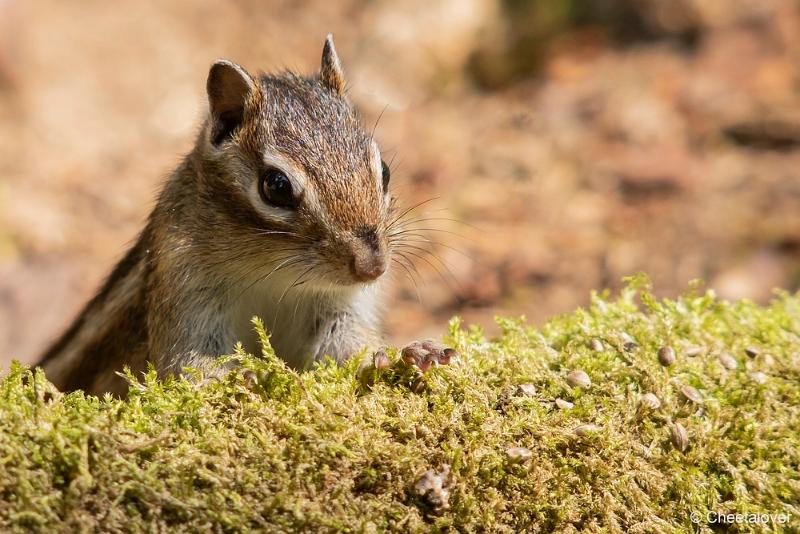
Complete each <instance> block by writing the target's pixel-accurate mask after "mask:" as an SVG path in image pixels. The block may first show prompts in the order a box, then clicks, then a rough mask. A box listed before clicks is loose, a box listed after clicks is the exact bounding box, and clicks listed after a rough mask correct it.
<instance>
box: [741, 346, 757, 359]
mask: <svg viewBox="0 0 800 534" xmlns="http://www.w3.org/2000/svg"><path fill="white" fill-rule="evenodd" d="M760 352H761V351H759V350H758V348H757V347H746V348H745V349H744V353H745V354H747V355H748V356H750V357H751V358H755V357H756V356H758V355H759V353H760Z"/></svg>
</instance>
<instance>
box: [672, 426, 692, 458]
mask: <svg viewBox="0 0 800 534" xmlns="http://www.w3.org/2000/svg"><path fill="white" fill-rule="evenodd" d="M670 441H672V446H673V447H675V448H676V449H678V450H679V451H681V452H685V451H686V449H688V448H689V434H688V433H687V432H686V429H685V428H684V427H683V425H682V424H680V423H675V424H673V425H672V427H671V428H670Z"/></svg>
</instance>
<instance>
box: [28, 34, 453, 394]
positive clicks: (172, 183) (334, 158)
mask: <svg viewBox="0 0 800 534" xmlns="http://www.w3.org/2000/svg"><path fill="white" fill-rule="evenodd" d="M206 89H207V93H208V104H209V106H208V107H209V112H208V116H207V118H206V119H205V121H204V123H203V125H202V128H201V130H200V133H199V136H198V137H197V141H196V144H195V146H194V148H193V150H192V151H191V152H190V153H189V155H188V156H186V157H185V158H184V159H183V161H182V162H181V164H180V165H179V166H178V168H177V169H176V170H175V171H174V172H173V174H172V175H171V177H170V178H169V179H168V181H167V182H166V184H165V185H164V187H163V190H162V191H161V193H160V195H159V197H158V201H157V204H156V206H155V208H154V210H153V212H152V213H151V214H150V216H149V218H148V222H147V224H146V226H145V228H144V230H143V231H142V232H141V234H140V236H139V238H138V240H137V241H136V243H135V244H134V245H133V246H132V247H131V248H130V250H129V251H128V253H127V254H126V255H125V257H124V258H123V259H122V260H121V261H120V262H119V263H118V264H117V266H116V267H115V268H114V270H113V271H112V273H111V275H110V276H109V277H108V279H107V280H106V282H105V284H104V285H103V286H102V288H101V289H100V291H99V292H98V293H97V295H96V296H95V297H94V298H93V299H92V300H91V301H90V302H89V303H88V304H87V305H86V307H85V308H84V309H83V311H82V312H81V313H80V315H79V316H78V317H77V319H76V320H75V321H74V323H73V324H72V326H71V327H70V328H69V329H67V331H66V332H65V333H64V334H63V335H62V336H61V338H60V339H58V340H57V341H56V342H55V343H54V344H53V345H52V347H50V349H49V350H47V351H46V352H45V354H44V355H43V356H42V358H41V360H40V361H39V364H38V365H40V366H42V367H43V368H44V370H45V373H46V375H47V376H48V378H49V379H50V380H51V381H52V382H53V383H54V384H55V385H56V386H57V387H58V388H59V389H61V390H67V391H69V390H76V389H81V390H83V391H84V392H86V393H89V394H101V393H105V392H110V393H112V394H115V395H119V396H124V395H125V393H126V392H127V389H128V383H127V382H126V381H125V380H124V379H123V378H122V377H120V376H119V375H118V372H119V371H121V370H122V369H123V367H124V366H128V367H129V368H130V369H131V370H132V371H133V372H135V373H141V372H142V371H144V370H146V368H147V362H152V364H153V365H154V366H155V368H156V370H157V371H158V373H159V376H168V375H171V374H176V373H180V372H181V371H182V369H184V368H185V367H194V368H210V367H214V366H209V365H208V364H209V363H211V362H213V361H214V360H215V359H216V358H218V357H219V356H221V355H225V354H230V353H232V352H233V351H234V347H235V345H236V343H237V342H238V341H241V342H242V344H243V345H244V347H245V348H246V349H247V350H248V351H249V352H251V353H253V354H256V352H255V351H256V350H257V349H258V348H259V347H258V340H257V336H256V334H255V332H254V329H253V326H252V324H251V318H252V317H253V316H258V317H260V318H262V319H263V321H264V322H265V324H266V327H267V329H268V331H269V333H270V336H271V337H270V343H271V345H272V347H273V348H274V350H275V352H276V354H277V355H278V356H280V357H281V358H283V359H284V360H285V361H286V362H287V363H288V364H289V365H290V366H292V367H294V368H298V369H304V368H307V367H309V366H310V365H311V364H312V363H313V362H314V361H318V360H320V359H322V358H324V357H325V356H326V355H328V356H330V357H332V358H334V359H335V360H336V361H339V362H341V361H344V360H346V359H348V358H350V357H352V356H353V355H354V354H356V353H358V352H360V351H361V350H362V349H363V348H364V347H369V348H371V349H377V348H379V347H380V346H381V344H382V341H381V339H382V338H381V311H382V306H381V293H382V286H383V283H384V280H385V279H386V272H387V270H388V269H389V267H390V265H391V260H392V251H393V249H394V247H396V246H397V244H398V242H399V239H400V232H398V225H399V224H400V220H401V219H402V217H399V216H398V214H397V211H398V210H397V208H396V203H395V201H394V199H393V198H392V197H391V195H390V193H389V180H390V170H389V167H388V166H387V165H386V163H385V162H384V161H383V160H382V159H381V153H380V150H379V149H378V145H377V144H376V142H375V141H374V139H373V138H372V136H371V135H370V134H368V133H367V132H366V131H365V130H364V129H363V128H362V126H361V123H360V121H359V117H358V115H357V113H356V111H355V110H354V108H353V106H352V105H351V103H350V102H349V100H348V99H347V97H346V94H345V78H344V74H343V70H342V65H341V62H340V60H339V57H338V56H337V54H336V50H335V48H334V44H333V38H332V36H330V35H329V36H328V37H327V39H326V41H325V45H324V47H323V52H322V65H321V69H320V71H319V73H318V74H316V75H315V76H312V77H303V76H300V75H297V74H294V73H291V72H284V73H280V74H274V75H261V76H259V77H257V78H255V77H253V76H251V75H250V74H249V73H248V72H247V71H246V70H245V69H244V68H242V67H241V66H239V65H237V64H235V63H232V62H230V61H226V60H218V61H216V62H215V63H214V64H213V65H212V66H211V69H210V71H209V74H208V79H207V84H206ZM409 347H411V348H410V349H408V350H406V352H404V355H410V358H411V360H412V361H414V362H419V364H420V368H421V369H422V370H426V369H427V368H428V367H429V364H430V361H431V360H432V359H434V360H435V359H436V358H437V357H438V356H439V355H442V363H446V361H447V360H448V359H449V357H447V356H444V355H443V352H442V349H443V347H442V346H440V345H437V344H431V343H422V344H421V343H416V344H412V345H409ZM376 354H379V356H377V357H376V359H375V366H376V367H379V368H380V367H383V366H386V365H387V362H386V358H385V353H382V352H379V353H376ZM448 354H450V353H448Z"/></svg>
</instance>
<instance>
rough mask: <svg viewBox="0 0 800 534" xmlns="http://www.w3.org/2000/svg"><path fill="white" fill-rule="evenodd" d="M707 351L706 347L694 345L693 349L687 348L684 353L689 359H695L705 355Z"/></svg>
mask: <svg viewBox="0 0 800 534" xmlns="http://www.w3.org/2000/svg"><path fill="white" fill-rule="evenodd" d="M705 350H706V349H705V347H701V346H699V345H694V346H692V347H686V349H685V350H684V351H683V353H684V354H685V355H686V356H688V357H689V358H694V357H696V356H700V355H701V354H703V352H704V351H705Z"/></svg>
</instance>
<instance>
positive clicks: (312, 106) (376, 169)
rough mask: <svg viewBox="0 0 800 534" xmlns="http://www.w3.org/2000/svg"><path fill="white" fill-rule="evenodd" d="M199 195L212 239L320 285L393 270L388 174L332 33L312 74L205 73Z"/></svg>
mask: <svg viewBox="0 0 800 534" xmlns="http://www.w3.org/2000/svg"><path fill="white" fill-rule="evenodd" d="M207 90H208V100H209V113H210V114H209V119H208V122H207V124H206V127H205V129H204V131H203V135H202V139H201V144H202V149H203V161H204V165H205V167H206V172H204V173H203V175H204V178H203V180H202V182H203V184H202V188H201V191H204V192H205V194H204V195H202V198H203V202H204V203H212V204H213V206H212V208H213V209H214V211H215V213H217V214H220V215H219V216H218V217H217V219H218V220H216V221H215V225H216V226H219V227H220V228H217V229H216V231H217V232H223V233H224V232H227V233H228V235H229V239H230V241H231V242H236V243H241V242H242V241H243V240H246V243H247V248H248V250H253V251H254V255H255V256H256V261H259V259H258V251H260V252H262V253H263V256H261V259H269V262H270V263H274V264H276V266H275V268H277V267H278V265H279V264H280V262H284V266H283V267H281V268H284V267H285V268H286V269H287V270H288V271H289V272H292V273H297V274H298V275H301V274H302V273H303V272H305V274H302V276H304V277H305V278H306V279H307V280H308V281H310V282H313V281H319V282H322V283H323V284H324V285H325V286H331V285H332V283H333V284H336V285H352V284H357V283H365V282H371V281H373V280H375V279H377V278H379V277H380V276H381V275H382V274H383V273H384V272H385V271H386V269H387V266H388V263H389V240H388V239H387V233H388V231H389V228H388V227H389V226H390V224H389V216H390V210H391V207H390V204H391V199H390V195H389V192H388V186H389V168H388V167H387V165H386V164H385V163H384V162H383V160H382V159H381V154H380V151H379V149H378V145H377V144H376V143H375V141H374V140H373V139H372V136H371V135H370V134H369V133H367V132H366V131H364V129H363V128H362V125H361V123H360V120H359V117H358V115H357V113H356V112H355V110H354V109H353V107H352V105H351V104H350V103H349V101H348V100H347V98H346V97H345V80H344V74H343V71H342V66H341V62H340V61H339V58H338V56H337V54H336V50H335V48H334V46H333V39H332V37H331V36H328V38H327V40H326V41H325V46H324V48H323V51H322V66H321V69H320V72H319V74H318V75H316V76H313V77H302V76H298V75H296V74H293V73H288V72H287V73H282V74H278V75H262V76H260V77H258V78H254V77H252V76H251V75H250V74H248V73H247V71H245V70H244V69H243V68H242V67H240V66H239V65H236V64H235V63H231V62H229V61H223V60H220V61H217V62H215V63H214V64H213V65H212V67H211V70H210V72H209V75H208V83H207Z"/></svg>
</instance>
